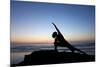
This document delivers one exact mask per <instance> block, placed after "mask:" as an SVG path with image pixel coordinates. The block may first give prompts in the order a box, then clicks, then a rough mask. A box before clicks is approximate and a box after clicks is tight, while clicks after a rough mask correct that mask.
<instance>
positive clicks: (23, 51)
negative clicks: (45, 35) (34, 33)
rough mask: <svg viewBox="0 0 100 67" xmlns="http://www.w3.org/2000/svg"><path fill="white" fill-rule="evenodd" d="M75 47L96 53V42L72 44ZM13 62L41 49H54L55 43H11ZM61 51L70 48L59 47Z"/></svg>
mask: <svg viewBox="0 0 100 67" xmlns="http://www.w3.org/2000/svg"><path fill="white" fill-rule="evenodd" d="M72 45H73V46H74V47H76V48H78V49H80V50H82V51H84V52H86V53H87V54H89V55H95V43H82V44H72ZM10 48H11V54H10V59H11V64H17V63H20V62H21V61H23V60H24V56H25V55H28V54H30V53H32V52H34V51H39V50H54V45H53V44H11V47H10ZM58 50H59V52H62V51H67V52H70V50H69V49H68V48H66V47H58Z"/></svg>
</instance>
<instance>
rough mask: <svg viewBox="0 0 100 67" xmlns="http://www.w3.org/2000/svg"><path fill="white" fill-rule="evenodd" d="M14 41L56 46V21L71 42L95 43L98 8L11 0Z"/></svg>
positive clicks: (12, 37)
mask: <svg viewBox="0 0 100 67" xmlns="http://www.w3.org/2000/svg"><path fill="white" fill-rule="evenodd" d="M10 14H11V24H10V26H11V42H13V43H53V41H54V39H53V38H52V33H53V32H54V31H56V30H55V28H54V26H53V25H52V22H54V23H55V24H56V25H57V27H58V28H59V30H60V31H61V33H62V34H63V36H64V38H65V39H66V40H67V41H69V42H94V41H95V6H89V5H74V4H57V3H56V4H55V3H52V4H50V3H41V2H23V1H11V13H10Z"/></svg>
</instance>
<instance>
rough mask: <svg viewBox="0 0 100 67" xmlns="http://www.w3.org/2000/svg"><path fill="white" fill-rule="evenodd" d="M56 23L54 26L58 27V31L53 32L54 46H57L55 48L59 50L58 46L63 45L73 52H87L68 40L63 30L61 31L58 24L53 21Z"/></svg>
mask: <svg viewBox="0 0 100 67" xmlns="http://www.w3.org/2000/svg"><path fill="white" fill-rule="evenodd" d="M52 24H53V25H54V27H55V28H56V30H57V32H53V34H52V37H53V38H55V41H54V46H55V50H56V51H57V47H58V46H61V47H67V48H69V49H70V50H71V51H72V52H73V53H74V51H78V52H80V53H83V54H86V53H85V52H83V51H81V50H79V49H77V48H75V47H74V46H72V45H71V44H70V43H69V42H67V41H66V40H65V39H64V37H63V35H62V34H61V32H60V31H59V29H58V28H57V26H56V25H55V24H54V23H52Z"/></svg>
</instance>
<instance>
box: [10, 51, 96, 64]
mask: <svg viewBox="0 0 100 67" xmlns="http://www.w3.org/2000/svg"><path fill="white" fill-rule="evenodd" d="M91 61H95V56H94V55H86V54H80V53H72V52H57V51H54V50H41V51H35V52H32V53H31V54H29V55H25V57H24V61H22V62H20V63H19V64H13V65H11V66H26V65H43V64H57V63H74V62H91Z"/></svg>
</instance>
